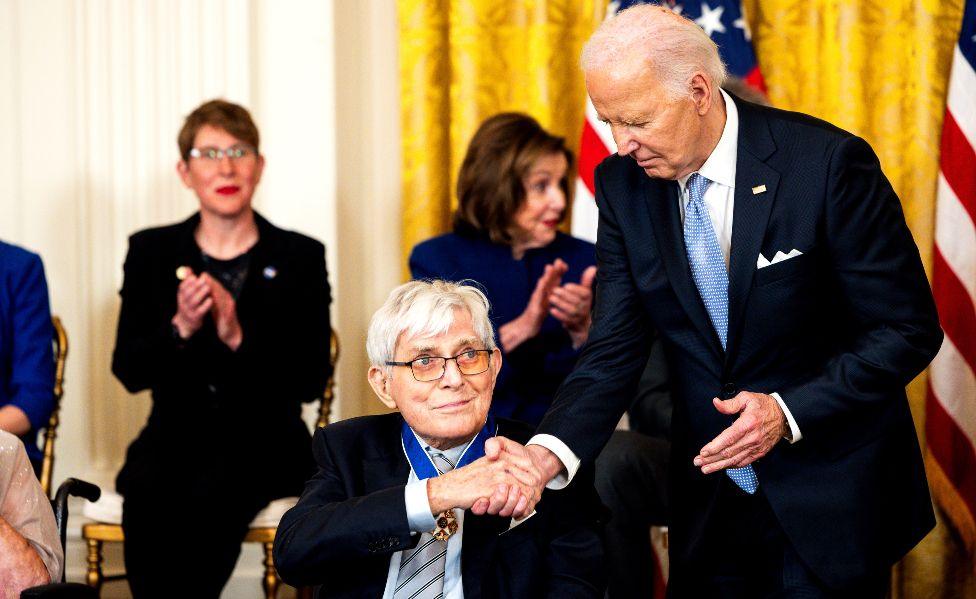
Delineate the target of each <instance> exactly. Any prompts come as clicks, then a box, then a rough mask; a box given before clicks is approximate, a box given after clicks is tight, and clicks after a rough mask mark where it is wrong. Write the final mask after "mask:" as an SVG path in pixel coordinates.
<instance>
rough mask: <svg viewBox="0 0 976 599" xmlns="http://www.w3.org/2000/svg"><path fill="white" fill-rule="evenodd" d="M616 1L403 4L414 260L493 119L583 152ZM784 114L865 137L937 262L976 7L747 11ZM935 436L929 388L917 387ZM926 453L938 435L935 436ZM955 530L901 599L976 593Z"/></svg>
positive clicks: (907, 581)
mask: <svg viewBox="0 0 976 599" xmlns="http://www.w3.org/2000/svg"><path fill="white" fill-rule="evenodd" d="M604 4H605V2H604V0H579V1H576V0H560V1H557V0H549V1H546V0H536V1H531V0H398V8H399V11H400V12H399V17H400V36H401V37H400V51H401V54H400V73H401V85H402V89H401V100H402V106H401V111H402V116H403V131H402V143H403V156H404V158H403V205H404V211H403V251H404V262H405V261H406V256H407V255H408V254H409V251H410V249H411V248H412V247H413V245H414V244H415V243H417V242H418V241H421V240H423V239H426V238H428V237H430V236H433V235H436V234H439V233H442V232H444V231H446V230H447V229H448V227H449V215H450V212H451V210H452V206H453V201H454V198H453V181H454V180H455V179H454V178H455V177H456V172H457V168H458V166H459V164H460V160H461V158H462V157H463V152H464V149H465V146H466V144H467V141H468V139H469V138H470V136H471V134H472V133H473V132H474V129H475V127H476V126H477V124H478V123H479V122H480V121H481V119H483V118H485V117H487V116H488V115H490V114H492V113H494V112H497V111H500V110H522V111H525V112H528V113H529V114H532V115H533V116H535V117H536V118H538V119H539V120H540V122H541V123H542V124H543V126H545V127H547V128H550V129H551V130H553V131H554V132H556V133H557V134H559V135H564V136H566V138H567V141H568V142H569V143H570V145H571V146H573V147H575V146H576V145H577V144H578V139H579V131H580V126H581V124H582V118H583V115H582V110H583V101H584V95H583V94H584V93H585V92H584V90H583V83H582V77H581V73H580V72H579V69H578V67H577V64H578V56H579V51H580V48H581V47H582V44H583V42H584V41H585V39H586V37H587V36H588V35H589V33H590V32H591V31H592V29H593V28H594V27H595V26H596V24H597V23H598V22H599V19H600V18H601V17H602V13H603V10H604ZM743 9H744V11H745V13H746V17H747V20H748V22H749V23H750V25H751V30H752V34H753V44H754V46H755V49H756V54H757V56H758V57H759V63H760V67H761V68H762V71H763V75H764V76H765V79H766V84H767V87H768V90H769V96H770V99H771V100H772V102H773V104H774V105H776V106H778V107H781V108H786V109H789V110H798V111H801V112H805V113H808V114H812V115H815V116H818V117H820V118H823V119H826V120H828V121H830V122H832V123H834V124H836V125H837V126H839V127H842V128H844V129H847V130H849V131H852V132H854V133H856V134H858V135H860V136H862V137H864V138H865V139H866V140H867V141H868V142H869V143H870V144H871V145H872V147H874V149H875V151H876V152H877V153H878V156H879V157H880V159H881V164H882V167H883V168H884V171H885V173H886V174H887V176H888V177H889V179H890V180H891V182H892V185H893V186H894V188H895V190H896V191H897V192H898V195H899V197H900V198H901V200H902V205H903V206H904V210H905V216H906V218H907V220H908V224H909V227H911V230H912V233H913V234H914V236H915V241H916V243H917V244H918V246H919V249H920V250H921V253H922V258H923V260H924V262H925V264H926V267H927V268H928V266H929V265H930V259H931V250H932V242H933V222H934V214H935V212H934V208H935V206H934V202H935V189H936V181H937V176H938V158H939V139H940V135H941V130H942V118H943V115H944V111H945V97H946V85H947V81H948V76H949V68H950V64H951V60H952V52H953V46H954V44H955V43H956V41H957V36H958V34H959V28H960V23H961V20H962V9H963V0H846V1H844V0H743ZM909 394H910V401H911V404H912V411H913V414H914V416H915V422H916V425H917V426H918V428H919V433H920V434H924V417H925V413H924V377H920V378H919V380H916V381H914V382H913V383H912V385H911V386H910V388H909ZM923 442H924V439H923ZM960 551H961V550H960V546H959V544H958V540H957V539H956V538H954V536H953V535H952V533H951V531H949V530H948V529H947V527H946V526H945V525H944V524H943V523H942V522H941V521H940V524H939V526H938V528H937V529H936V531H935V532H933V533H932V534H931V535H929V537H927V538H926V540H925V541H923V543H922V544H921V545H920V546H919V547H918V548H917V549H916V550H915V551H913V552H912V554H910V555H909V557H908V558H906V559H905V560H904V561H903V563H902V564H901V565H900V566H899V568H898V569H897V571H896V581H895V586H894V589H893V591H894V595H895V596H896V597H906V598H907V597H945V598H947V599H948V598H949V597H953V598H956V597H976V583H974V581H973V575H972V570H971V564H967V563H966V562H965V561H964V559H963V558H962V557H961V555H960Z"/></svg>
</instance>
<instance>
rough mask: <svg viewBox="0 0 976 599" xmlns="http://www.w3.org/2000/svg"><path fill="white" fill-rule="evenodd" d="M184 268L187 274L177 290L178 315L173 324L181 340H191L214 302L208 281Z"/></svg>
mask: <svg viewBox="0 0 976 599" xmlns="http://www.w3.org/2000/svg"><path fill="white" fill-rule="evenodd" d="M182 268H185V269H186V270H185V271H184V272H185V273H186V274H185V277H184V279H183V280H182V281H180V286H179V287H178V288H177V290H176V315H175V316H173V320H172V321H171V322H172V323H173V326H174V327H176V330H177V332H178V333H179V335H180V337H181V338H183V339H189V338H190V337H192V336H193V335H194V334H195V333H196V332H197V331H199V330H200V327H201V326H203V319H204V317H206V315H207V313H208V312H210V309H211V308H212V307H213V304H214V301H213V298H212V297H210V284H209V283H208V282H207V279H205V278H204V277H203V276H197V275H195V274H193V271H192V270H190V269H189V267H185V266H184V267H182Z"/></svg>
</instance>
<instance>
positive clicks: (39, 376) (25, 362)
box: [0, 241, 54, 472]
mask: <svg viewBox="0 0 976 599" xmlns="http://www.w3.org/2000/svg"><path fill="white" fill-rule="evenodd" d="M52 335H53V330H52V326H51V308H50V304H49V303H48V294H47V281H46V280H45V278H44V265H43V263H42V262H41V258H40V256H38V255H37V254H34V253H31V252H29V251H27V250H25V249H23V248H19V247H17V246H15V245H11V244H9V243H4V242H2V241H0V430H5V431H7V432H8V433H12V434H14V435H17V436H18V437H20V438H21V440H22V441H23V442H24V447H25V448H26V449H27V456H28V457H29V458H30V461H31V464H32V465H33V466H34V470H35V472H37V471H38V469H39V468H40V464H41V460H42V458H43V455H42V454H41V450H40V449H39V448H38V446H37V432H38V431H39V430H40V429H41V428H43V427H44V426H46V425H47V421H48V418H50V417H51V410H53V409H54V354H53V352H52V349H51V337H52Z"/></svg>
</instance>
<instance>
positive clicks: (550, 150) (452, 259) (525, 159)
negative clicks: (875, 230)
mask: <svg viewBox="0 0 976 599" xmlns="http://www.w3.org/2000/svg"><path fill="white" fill-rule="evenodd" d="M572 159H573V155H572V153H571V152H570V151H569V149H567V148H566V145H565V142H564V140H563V139H562V138H561V137H556V136H554V135H552V134H550V133H548V132H547V131H546V130H545V129H543V128H542V126H540V125H539V123H538V122H536V121H535V119H533V118H532V117H530V116H528V115H525V114H519V113H502V114H497V115H495V116H493V117H491V118H489V119H487V120H486V121H485V122H484V123H482V124H481V126H480V127H479V128H478V130H477V132H475V134H474V137H473V138H472V139H471V142H470V144H469V145H468V151H467V154H466V155H465V157H464V161H463V163H462V164H461V171H460V173H459V175H458V186H457V195H458V208H457V211H456V212H455V213H454V232H452V233H448V234H446V235H441V236H440V237H435V238H433V239H429V240H427V241H425V242H423V243H420V244H418V245H417V246H416V247H414V248H413V252H412V253H411V255H410V271H411V272H412V273H413V277H414V278H415V279H445V280H449V281H462V280H470V281H474V282H475V284H477V285H478V286H479V287H480V288H481V289H482V291H484V293H485V295H486V296H487V297H488V300H489V301H490V302H491V308H492V311H491V318H492V324H493V325H494V326H495V328H496V331H497V337H498V340H499V345H500V346H501V349H502V351H503V352H504V354H505V360H504V362H503V363H502V370H501V372H500V374H499V377H498V382H497V383H496V385H495V397H494V400H493V402H492V407H491V409H492V413H493V414H495V415H496V416H504V417H507V418H513V419H516V420H522V421H523V422H527V423H529V424H532V425H536V424H538V423H539V421H540V420H542V416H543V414H545V411H546V408H548V407H549V404H550V403H552V397H553V395H554V394H555V392H556V388H557V387H559V384H560V383H562V381H563V379H565V378H566V376H567V375H568V374H569V373H570V371H571V370H572V369H573V365H574V364H575V363H576V357H577V355H578V353H579V348H580V346H582V345H583V343H584V342H585V341H586V338H587V334H588V332H589V327H590V307H591V303H592V287H593V279H594V276H595V275H596V266H595V264H596V253H595V249H594V247H593V244H591V243H589V242H587V241H584V240H582V239H577V238H575V237H572V236H570V235H566V234H565V233H561V232H560V231H559V225H560V223H561V222H562V221H563V218H564V217H565V215H566V209H567V199H568V196H569V170H570V166H571V165H572Z"/></svg>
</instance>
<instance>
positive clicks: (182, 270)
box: [176, 266, 193, 281]
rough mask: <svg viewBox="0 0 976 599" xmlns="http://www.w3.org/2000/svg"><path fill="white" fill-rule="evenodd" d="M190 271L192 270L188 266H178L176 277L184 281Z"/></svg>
mask: <svg viewBox="0 0 976 599" xmlns="http://www.w3.org/2000/svg"><path fill="white" fill-rule="evenodd" d="M191 272H193V271H191V270H190V267H189V266H180V267H179V268H177V269H176V278H177V279H179V280H181V281H185V280H186V278H187V277H188V276H190V273H191Z"/></svg>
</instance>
